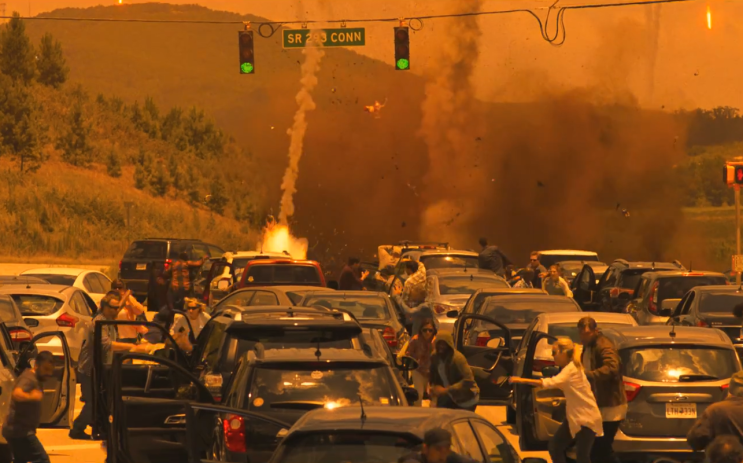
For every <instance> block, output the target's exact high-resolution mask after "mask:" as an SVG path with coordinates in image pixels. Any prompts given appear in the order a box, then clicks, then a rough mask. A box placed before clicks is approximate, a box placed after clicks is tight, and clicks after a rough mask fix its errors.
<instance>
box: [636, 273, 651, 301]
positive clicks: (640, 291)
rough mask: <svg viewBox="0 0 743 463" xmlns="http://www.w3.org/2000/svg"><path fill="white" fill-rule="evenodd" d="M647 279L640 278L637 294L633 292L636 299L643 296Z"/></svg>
mask: <svg viewBox="0 0 743 463" xmlns="http://www.w3.org/2000/svg"><path fill="white" fill-rule="evenodd" d="M648 281H650V280H648V279H647V278H643V279H642V280H640V283H639V284H638V288H639V289H638V290H637V294H635V298H636V299H642V298H644V297H645V291H646V290H647V287H648Z"/></svg>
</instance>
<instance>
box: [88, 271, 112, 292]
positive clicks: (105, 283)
mask: <svg viewBox="0 0 743 463" xmlns="http://www.w3.org/2000/svg"><path fill="white" fill-rule="evenodd" d="M92 275H93V276H95V277H96V278H97V279H98V283H99V284H100V285H101V288H102V289H103V291H101V293H102V294H105V293H107V292H109V291H111V280H109V279H108V277H107V276H106V275H104V274H102V273H94V274H92Z"/></svg>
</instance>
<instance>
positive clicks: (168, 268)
mask: <svg viewBox="0 0 743 463" xmlns="http://www.w3.org/2000/svg"><path fill="white" fill-rule="evenodd" d="M172 263H173V261H172V260H170V259H165V270H170V265H171V264H172Z"/></svg>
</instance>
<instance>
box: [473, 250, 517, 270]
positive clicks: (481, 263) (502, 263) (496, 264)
mask: <svg viewBox="0 0 743 463" xmlns="http://www.w3.org/2000/svg"><path fill="white" fill-rule="evenodd" d="M477 264H478V265H477V266H478V267H480V268H482V269H486V270H492V271H493V272H494V273H496V274H498V275H500V276H504V275H505V274H506V266H508V265H511V261H510V260H508V258H507V257H506V256H505V255H503V253H502V252H500V249H498V246H487V247H486V248H485V249H483V250H482V251H480V255H479V256H477Z"/></svg>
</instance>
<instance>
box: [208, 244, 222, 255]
mask: <svg viewBox="0 0 743 463" xmlns="http://www.w3.org/2000/svg"><path fill="white" fill-rule="evenodd" d="M207 246H208V248H209V257H222V255H223V254H224V251H222V250H221V249H219V248H218V247H216V246H212V245H211V244H209V245H207Z"/></svg>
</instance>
